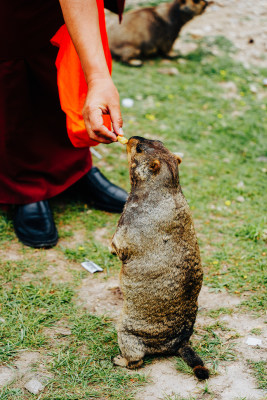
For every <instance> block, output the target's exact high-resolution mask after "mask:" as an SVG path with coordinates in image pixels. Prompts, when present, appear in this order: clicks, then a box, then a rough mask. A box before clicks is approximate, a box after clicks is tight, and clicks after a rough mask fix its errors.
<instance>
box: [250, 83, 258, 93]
mask: <svg viewBox="0 0 267 400" xmlns="http://www.w3.org/2000/svg"><path fill="white" fill-rule="evenodd" d="M249 90H250V91H251V93H254V94H256V93H257V92H258V89H257V88H256V86H255V85H250V86H249Z"/></svg>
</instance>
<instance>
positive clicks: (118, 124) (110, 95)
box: [82, 76, 123, 143]
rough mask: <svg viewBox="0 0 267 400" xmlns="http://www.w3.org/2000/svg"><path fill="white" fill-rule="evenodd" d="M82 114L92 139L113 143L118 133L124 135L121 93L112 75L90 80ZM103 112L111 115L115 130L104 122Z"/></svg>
mask: <svg viewBox="0 0 267 400" xmlns="http://www.w3.org/2000/svg"><path fill="white" fill-rule="evenodd" d="M82 114H83V118H84V123H85V127H86V130H87V132H88V135H89V137H90V138H91V139H93V140H96V141H97V142H100V143H112V142H116V141H117V135H123V132H122V124H123V121H122V116H121V111H120V99H119V93H118V91H117V89H116V87H115V85H114V83H113V81H112V79H111V77H109V76H105V77H94V78H93V79H91V80H90V81H89V82H88V92H87V96H86V99H85V103H84V106H83V112H82ZM103 114H109V115H110V118H111V122H112V126H113V132H111V131H110V130H109V129H108V128H107V127H106V126H105V125H104V124H103V117H102V116H103Z"/></svg>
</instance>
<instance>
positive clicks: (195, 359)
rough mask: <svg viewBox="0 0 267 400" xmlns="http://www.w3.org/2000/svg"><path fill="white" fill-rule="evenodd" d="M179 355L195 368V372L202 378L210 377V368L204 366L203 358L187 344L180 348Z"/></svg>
mask: <svg viewBox="0 0 267 400" xmlns="http://www.w3.org/2000/svg"><path fill="white" fill-rule="evenodd" d="M178 354H179V356H181V357H182V359H183V360H184V361H185V362H186V364H187V365H189V367H191V368H193V371H194V374H195V375H196V377H197V378H198V379H200V380H204V379H208V378H209V370H208V368H206V367H204V363H203V361H202V360H201V358H200V357H199V356H198V355H197V353H195V352H194V350H193V349H192V348H191V347H190V346H188V345H185V346H183V347H181V348H180V349H179V350H178Z"/></svg>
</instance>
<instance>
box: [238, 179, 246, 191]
mask: <svg viewBox="0 0 267 400" xmlns="http://www.w3.org/2000/svg"><path fill="white" fill-rule="evenodd" d="M236 187H237V188H238V189H242V188H244V187H245V184H244V182H243V181H240V182H238V184H237V185H236Z"/></svg>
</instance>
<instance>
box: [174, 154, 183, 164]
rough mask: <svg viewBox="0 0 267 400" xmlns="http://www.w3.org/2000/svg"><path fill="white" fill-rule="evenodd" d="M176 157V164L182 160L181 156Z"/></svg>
mask: <svg viewBox="0 0 267 400" xmlns="http://www.w3.org/2000/svg"><path fill="white" fill-rule="evenodd" d="M175 157H176V158H177V162H178V164H181V162H182V158H181V157H180V156H177V155H176V156H175Z"/></svg>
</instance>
